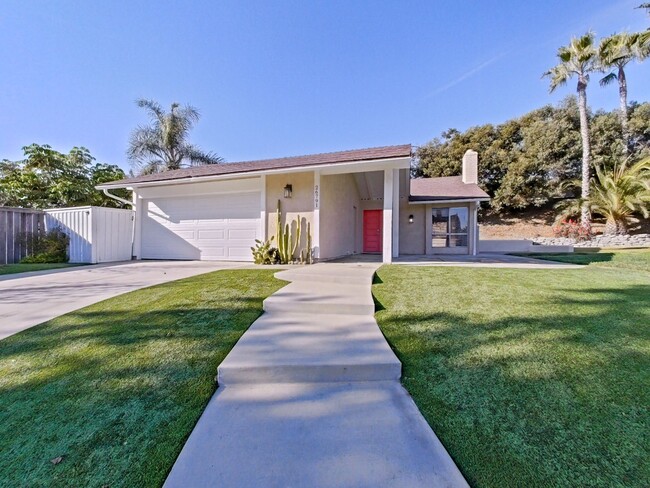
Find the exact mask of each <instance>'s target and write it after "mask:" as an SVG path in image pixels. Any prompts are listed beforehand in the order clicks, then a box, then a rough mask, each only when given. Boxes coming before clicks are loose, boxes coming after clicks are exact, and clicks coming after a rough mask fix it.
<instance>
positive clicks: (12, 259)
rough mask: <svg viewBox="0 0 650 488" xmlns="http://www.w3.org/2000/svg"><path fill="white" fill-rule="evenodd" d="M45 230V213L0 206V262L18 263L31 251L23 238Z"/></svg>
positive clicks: (29, 245) (27, 240) (28, 243)
mask: <svg viewBox="0 0 650 488" xmlns="http://www.w3.org/2000/svg"><path fill="white" fill-rule="evenodd" d="M44 230H45V213H44V212H42V211H41V210H30V209H27V208H11V207H0V264H13V263H18V262H20V260H21V259H22V258H24V257H25V256H27V255H28V254H29V253H30V252H31V244H32V243H31V242H30V241H29V239H24V237H25V236H26V235H27V236H29V235H34V234H36V233H38V232H41V231H44Z"/></svg>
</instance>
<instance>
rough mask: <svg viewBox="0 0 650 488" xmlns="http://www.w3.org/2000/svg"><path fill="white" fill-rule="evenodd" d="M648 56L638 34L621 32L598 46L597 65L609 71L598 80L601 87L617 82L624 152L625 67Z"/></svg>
mask: <svg viewBox="0 0 650 488" xmlns="http://www.w3.org/2000/svg"><path fill="white" fill-rule="evenodd" d="M647 56H648V52H647V49H646V48H645V47H644V45H643V39H642V37H640V35H639V34H629V33H627V32H623V33H620V34H614V35H612V36H609V37H606V38H604V39H602V40H601V41H600V45H599V46H598V65H599V68H600V69H602V70H603V71H610V70H611V71H610V72H609V73H608V74H607V75H606V76H605V77H603V78H602V79H601V80H600V85H601V86H606V85H608V84H610V83H612V82H614V81H617V82H618V93H619V110H620V120H621V128H622V131H623V141H624V151H625V153H627V152H628V151H629V130H628V104H627V78H626V76H625V67H626V66H627V64H628V63H629V62H630V61H633V60H635V59H636V60H643V59H645V58H646V57H647Z"/></svg>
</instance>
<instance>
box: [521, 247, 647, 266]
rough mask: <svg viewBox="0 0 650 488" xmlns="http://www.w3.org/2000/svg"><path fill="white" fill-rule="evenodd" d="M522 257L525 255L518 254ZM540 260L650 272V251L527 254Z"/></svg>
mask: <svg viewBox="0 0 650 488" xmlns="http://www.w3.org/2000/svg"><path fill="white" fill-rule="evenodd" d="M518 255H519V256H522V255H524V254H518ZM525 256H530V257H533V258H538V259H546V260H550V261H559V262H562V263H571V264H585V265H592V266H599V267H603V268H626V269H634V270H642V271H650V250H648V249H630V250H623V251H599V252H575V253H569V254H525Z"/></svg>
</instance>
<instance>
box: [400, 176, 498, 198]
mask: <svg viewBox="0 0 650 488" xmlns="http://www.w3.org/2000/svg"><path fill="white" fill-rule="evenodd" d="M482 198H490V196H489V195H488V194H487V193H485V192H484V191H483V190H481V187H479V186H478V185H476V184H473V183H463V177H462V176H443V177H440V178H413V179H412V180H411V191H410V196H409V200H410V201H412V202H429V201H435V200H476V199H482Z"/></svg>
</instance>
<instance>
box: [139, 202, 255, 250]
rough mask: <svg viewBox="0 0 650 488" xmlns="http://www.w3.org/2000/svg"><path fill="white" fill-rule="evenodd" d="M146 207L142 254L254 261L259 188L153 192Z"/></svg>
mask: <svg viewBox="0 0 650 488" xmlns="http://www.w3.org/2000/svg"><path fill="white" fill-rule="evenodd" d="M146 208H147V212H146V215H145V217H144V220H143V223H142V244H141V245H142V257H143V258H145V259H201V260H208V261H209V260H214V261H220V260H224V261H252V256H251V250H250V248H251V246H253V245H255V239H256V238H258V236H259V235H260V193H259V192H244V193H229V194H220V195H201V196H183V197H172V198H153V199H150V200H146Z"/></svg>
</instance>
